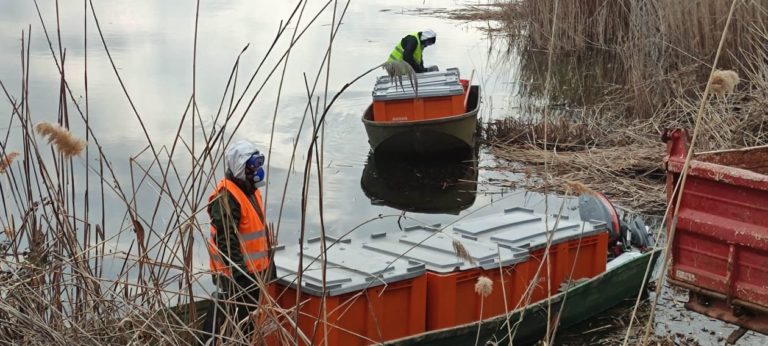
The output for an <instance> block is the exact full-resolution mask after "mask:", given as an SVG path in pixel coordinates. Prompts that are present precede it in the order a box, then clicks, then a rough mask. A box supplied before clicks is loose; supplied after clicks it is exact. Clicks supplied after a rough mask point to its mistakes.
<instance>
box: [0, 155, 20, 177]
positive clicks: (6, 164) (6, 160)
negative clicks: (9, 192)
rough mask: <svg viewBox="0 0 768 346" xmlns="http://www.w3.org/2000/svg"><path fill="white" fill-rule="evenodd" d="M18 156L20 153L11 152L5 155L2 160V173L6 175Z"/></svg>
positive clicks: (0, 162) (0, 164)
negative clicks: (6, 171)
mask: <svg viewBox="0 0 768 346" xmlns="http://www.w3.org/2000/svg"><path fill="white" fill-rule="evenodd" d="M18 155H19V153H16V152H11V153H8V154H7V155H5V157H3V158H2V159H0V173H5V170H6V169H8V167H10V166H11V164H12V163H13V159H15V158H16V156H18Z"/></svg>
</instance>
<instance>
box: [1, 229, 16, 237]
mask: <svg viewBox="0 0 768 346" xmlns="http://www.w3.org/2000/svg"><path fill="white" fill-rule="evenodd" d="M3 233H5V238H6V239H9V240H10V239H14V238H15V236H16V232H14V231H13V228H11V227H6V228H5V229H3Z"/></svg>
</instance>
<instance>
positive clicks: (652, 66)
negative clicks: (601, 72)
mask: <svg viewBox="0 0 768 346" xmlns="http://www.w3.org/2000/svg"><path fill="white" fill-rule="evenodd" d="M553 4H554V0H543V1H535V0H526V1H522V2H515V3H510V4H507V5H506V6H507V7H508V8H514V9H515V10H511V9H507V10H506V13H509V15H508V16H507V17H506V18H508V22H507V23H510V24H508V25H506V28H507V29H508V30H509V32H510V33H511V34H512V36H511V37H513V41H514V43H515V44H516V45H520V46H523V47H524V49H525V50H547V49H548V48H547V47H548V46H549V45H550V42H551V43H552V47H554V52H553V53H568V54H572V55H578V56H582V55H585V54H592V52H594V51H595V50H596V49H605V50H609V51H612V52H614V54H617V55H619V57H620V59H619V61H620V62H621V64H622V65H623V66H624V75H625V76H626V80H627V83H626V85H625V92H624V96H626V97H627V99H628V102H627V103H626V104H627V106H628V107H627V108H626V111H627V112H629V113H632V114H631V115H632V116H634V117H644V118H647V117H650V116H652V115H653V114H654V113H655V112H657V111H659V110H660V109H663V108H664V107H666V106H669V105H670V103H671V102H673V100H674V98H676V97H678V96H680V95H686V96H691V92H692V91H694V90H701V88H702V86H703V85H704V84H705V83H702V81H701V78H703V77H706V73H707V71H708V69H707V62H708V61H711V60H712V57H713V55H714V52H715V49H716V48H717V45H718V40H719V33H720V28H721V27H722V25H723V23H724V21H725V17H726V15H727V14H728V9H729V8H730V2H729V1H720V0H703V1H694V2H689V1H675V0H650V1H643V0H618V1H611V0H586V1H563V2H560V4H559V5H560V9H559V10H558V12H557V13H558V14H557V18H553V17H552V6H553ZM555 20H556V21H557V22H558V25H557V27H556V30H555V31H554V34H550V32H549V30H548V28H550V27H551V23H552V22H553V21H555ZM732 26H733V32H732V33H731V34H730V35H729V37H728V40H727V41H726V42H725V46H724V53H723V59H722V60H721V63H720V66H722V67H725V68H727V69H735V70H737V72H740V71H738V70H739V67H741V65H742V64H744V62H745V61H749V60H751V59H753V58H754V57H755V55H756V54H757V55H759V54H762V53H763V52H764V51H765V50H766V47H768V43H766V39H765V32H766V28H768V1H765V0H757V1H740V0H739V4H738V5H737V8H736V11H735V14H734V21H733V24H732ZM720 66H718V67H720Z"/></svg>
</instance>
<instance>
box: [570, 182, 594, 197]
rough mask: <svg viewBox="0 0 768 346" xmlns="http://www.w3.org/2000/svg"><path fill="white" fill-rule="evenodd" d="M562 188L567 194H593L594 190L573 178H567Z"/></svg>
mask: <svg viewBox="0 0 768 346" xmlns="http://www.w3.org/2000/svg"><path fill="white" fill-rule="evenodd" d="M563 190H565V191H566V193H568V194H573V195H576V196H581V195H590V196H592V195H595V191H594V190H592V189H591V188H589V186H587V185H584V184H583V183H581V182H578V181H574V180H568V181H566V182H565V183H563Z"/></svg>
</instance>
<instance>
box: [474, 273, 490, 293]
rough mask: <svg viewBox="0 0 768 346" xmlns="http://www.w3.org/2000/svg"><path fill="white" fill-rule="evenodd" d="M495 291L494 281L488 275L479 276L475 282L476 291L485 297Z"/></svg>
mask: <svg viewBox="0 0 768 346" xmlns="http://www.w3.org/2000/svg"><path fill="white" fill-rule="evenodd" d="M492 292H493V281H491V279H489V278H488V277H487V276H481V277H479V278H477V282H475V293H477V294H478V295H480V296H482V297H483V298H485V297H488V296H489V295H491V293H492Z"/></svg>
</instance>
